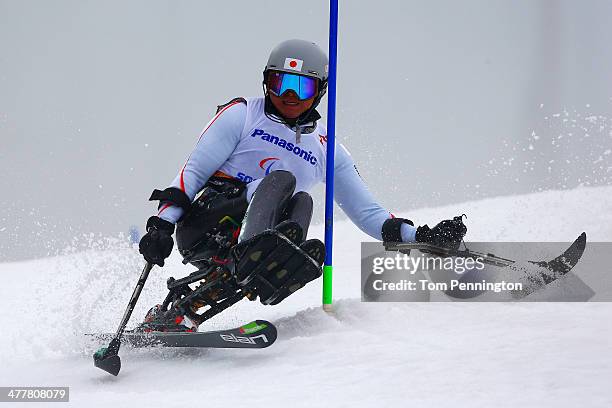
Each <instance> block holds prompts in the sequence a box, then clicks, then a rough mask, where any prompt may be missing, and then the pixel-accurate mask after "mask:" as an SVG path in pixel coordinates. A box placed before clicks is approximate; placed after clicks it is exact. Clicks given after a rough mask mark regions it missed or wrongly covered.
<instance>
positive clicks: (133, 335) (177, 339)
mask: <svg viewBox="0 0 612 408" xmlns="http://www.w3.org/2000/svg"><path fill="white" fill-rule="evenodd" d="M89 336H93V337H94V338H95V339H96V340H100V341H108V340H111V339H112V338H113V337H114V334H113V333H103V334H90V335H89ZM276 336H277V333H276V327H274V325H273V324H272V323H270V322H268V321H265V320H255V321H253V322H250V323H248V324H245V325H243V326H240V327H237V328H234V329H226V330H216V331H205V332H140V331H126V332H124V333H123V336H122V337H121V340H122V341H124V342H125V343H126V344H129V345H130V346H132V347H134V348H142V347H200V348H266V347H268V346H270V345H272V343H274V342H275V341H276Z"/></svg>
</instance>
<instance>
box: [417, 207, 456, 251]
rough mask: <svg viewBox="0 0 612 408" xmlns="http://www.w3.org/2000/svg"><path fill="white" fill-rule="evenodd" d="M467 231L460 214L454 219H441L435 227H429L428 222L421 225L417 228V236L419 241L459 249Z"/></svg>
mask: <svg viewBox="0 0 612 408" xmlns="http://www.w3.org/2000/svg"><path fill="white" fill-rule="evenodd" d="M466 232H467V227H466V226H465V224H464V223H463V215H458V216H457V217H455V218H453V219H452V220H444V221H441V222H440V223H439V224H438V225H436V226H435V227H433V228H429V227H428V226H427V224H425V225H421V226H420V227H418V228H417V231H416V237H415V238H416V241H417V242H423V243H427V244H432V245H435V246H440V247H445V248H452V249H457V248H459V245H460V244H461V240H462V239H463V237H464V236H465V233H466Z"/></svg>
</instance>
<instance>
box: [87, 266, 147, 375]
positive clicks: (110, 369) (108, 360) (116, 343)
mask: <svg viewBox="0 0 612 408" xmlns="http://www.w3.org/2000/svg"><path fill="white" fill-rule="evenodd" d="M151 268H153V264H152V263H151V262H147V264H146V265H145V267H144V269H143V270H142V273H141V274H140V278H139V279H138V283H137V284H136V287H135V288H134V292H133V293H132V298H131V299H130V302H129V303H128V305H127V308H126V309H125V313H124V314H123V319H121V323H120V324H119V328H118V329H117V333H115V337H114V338H113V339H112V340H111V342H110V343H109V344H108V347H102V348H101V349H99V350H98V351H96V352H95V353H94V355H93V358H94V366H96V367H98V368H101V369H102V370H104V371H106V372H107V373H109V374H112V375H114V376H116V375H117V374H119V370H121V359H120V358H119V354H118V353H119V347H121V336H122V335H123V331H124V330H125V326H126V325H127V323H128V321H129V320H130V316H132V311H134V307H135V306H136V302H138V298H139V297H140V292H142V288H143V287H144V284H145V282H146V281H147V278H148V277H149V272H151Z"/></svg>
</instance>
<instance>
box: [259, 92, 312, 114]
mask: <svg viewBox="0 0 612 408" xmlns="http://www.w3.org/2000/svg"><path fill="white" fill-rule="evenodd" d="M315 98H316V96H315V97H312V98H310V99H306V100H303V101H301V100H299V99H298V97H297V95H296V93H295V92H293V91H291V90H290V91H287V92H285V93H284V94H283V95H281V96H276V95H274V94H272V93H270V100H271V101H272V105H274V107H275V108H276V109H277V110H278V111H279V112H280V114H281V115H283V117H285V118H287V119H295V118H297V117H298V116H300V115H301V114H302V113H304V112H306V111H307V110H308V109H310V108H311V107H312V104H313V103H314V100H315Z"/></svg>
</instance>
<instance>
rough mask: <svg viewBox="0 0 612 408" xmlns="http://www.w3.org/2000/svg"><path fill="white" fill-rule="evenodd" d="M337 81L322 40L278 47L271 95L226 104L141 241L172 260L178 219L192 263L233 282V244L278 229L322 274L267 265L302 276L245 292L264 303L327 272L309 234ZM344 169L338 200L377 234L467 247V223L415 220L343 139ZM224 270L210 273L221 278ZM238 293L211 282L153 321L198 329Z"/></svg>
mask: <svg viewBox="0 0 612 408" xmlns="http://www.w3.org/2000/svg"><path fill="white" fill-rule="evenodd" d="M327 81H328V59H327V56H326V54H325V53H324V52H323V51H322V50H321V49H320V48H319V47H318V46H317V45H316V44H314V43H312V42H309V41H303V40H289V41H285V42H282V43H281V44H279V45H278V46H277V47H276V48H274V49H273V50H272V52H271V54H270V56H269V58H268V63H267V64H266V66H265V69H264V71H263V90H264V96H263V97H257V98H235V99H233V100H231V101H230V102H228V103H226V104H225V105H221V106H219V107H218V109H217V113H216V115H215V116H214V117H213V118H212V120H211V121H210V122H209V123H208V124H207V125H206V127H205V128H204V130H203V131H202V134H201V135H200V139H199V140H198V142H197V145H196V147H195V149H194V150H193V152H192V153H191V155H190V156H189V158H188V159H187V162H186V163H185V165H184V166H183V168H182V169H181V171H180V172H179V173H178V175H177V176H176V178H175V179H174V181H173V182H172V183H171V185H170V187H168V188H167V189H165V190H164V191H159V190H155V191H154V193H153V194H152V196H151V200H155V201H157V200H159V201H160V204H159V212H158V214H157V215H155V216H152V217H151V218H149V220H148V221H147V226H146V230H147V232H146V234H145V235H144V236H143V237H142V239H141V241H140V252H141V253H142V254H143V256H144V258H145V260H146V261H148V262H151V263H154V264H157V265H159V266H163V265H164V259H166V258H167V257H168V256H169V255H170V253H171V251H172V247H173V244H174V242H173V239H172V237H171V236H172V234H173V233H174V230H175V224H176V225H177V234H176V240H177V244H178V248H179V251H180V253H181V254H182V255H183V257H184V258H185V263H186V261H189V262H191V263H192V264H194V265H195V266H197V267H198V268H200V270H204V269H206V268H210V267H211V266H212V267H213V269H214V268H215V267H216V268H217V269H214V270H216V271H220V270H222V271H224V272H223V273H224V275H223V276H225V277H226V278H224V279H225V280H224V281H223V282H227V281H228V279H227V276H230V278H231V277H232V276H233V274H234V273H238V272H236V271H235V269H236V268H237V267H236V263H237V262H238V261H237V260H236V253H237V252H239V251H236V250H234V252H232V251H231V249H232V247H234V248H235V247H236V246H238V247H240V245H242V244H243V243H245V242H246V243H247V244H245V245H246V246H248V243H249V242H251V241H252V240H253V239H255V238H256V237H257V236H259V235H260V234H261V233H262V232H264V231H266V230H275V231H278V232H279V233H280V234H282V235H283V236H285V237H287V238H288V239H290V240H291V241H292V242H293V243H294V244H295V247H296V248H298V247H299V249H300V250H301V251H303V253H305V254H307V255H308V256H309V257H310V258H309V259H310V260H312V261H314V264H315V265H317V271H318V273H314V274H313V273H309V274H304V276H301V275H300V269H299V268H297V269H296V270H293V271H287V270H285V269H282V270H281V271H278V270H277V271H276V272H275V271H274V270H273V269H274V266H275V265H276V264H277V263H280V261H279V262H271V263H269V267H268V268H267V272H270V271H271V272H275V273H276V275H275V276H276V278H274V279H276V281H277V286H278V287H282V286H283V282H284V281H286V280H288V279H293V281H292V282H294V283H295V282H297V284H294V285H291V287H290V288H289V289H287V285H285V289H284V292H283V293H281V294H275V295H274V299H275V300H274V301H273V302H270V301H268V300H269V299H271V297H270V296H268V294H266V295H265V296H264V295H263V288H262V289H258V288H257V287H255V286H257V285H255V286H254V289H249V291H245V294H244V295H242V296H243V297H244V296H247V297H249V298H250V299H251V300H253V298H254V297H257V295H259V296H260V300H261V301H262V303H264V304H276V303H278V302H280V301H281V300H282V299H284V298H285V297H287V296H288V295H290V294H291V293H292V292H293V291H295V290H297V289H298V288H300V287H302V286H304V285H305V284H306V283H308V282H309V281H310V280H313V279H315V278H317V277H318V276H320V274H321V273H320V270H321V265H322V263H323V261H324V254H325V248H324V245H323V243H322V242H321V241H319V240H316V239H310V240H305V238H306V234H307V232H308V227H309V224H310V221H311V217H312V209H313V201H312V198H311V196H310V195H309V193H308V191H310V190H311V189H312V187H313V186H314V185H315V184H317V183H319V182H325V162H326V148H327V139H326V135H327V131H326V129H325V127H324V126H323V124H321V116H320V115H319V113H318V112H317V110H316V107H317V105H318V104H319V102H320V101H321V98H323V96H324V95H325V92H326V90H327ZM334 171H335V194H334V198H335V201H336V202H337V203H338V205H339V206H340V208H342V210H343V211H344V212H345V213H346V214H347V215H348V217H349V218H350V219H351V220H352V222H353V223H355V224H356V225H357V226H358V227H359V228H360V229H361V230H362V231H364V232H366V233H367V234H369V235H370V236H371V237H373V238H375V239H377V240H384V241H387V242H414V241H416V242H426V243H432V244H435V245H441V246H452V247H458V246H459V243H460V241H461V240H462V238H463V236H464V235H465V232H466V228H465V226H464V225H463V223H461V222H457V220H456V219H455V220H445V221H442V222H440V223H439V224H438V225H436V226H435V227H434V228H429V227H428V226H427V225H422V226H420V227H418V228H417V227H415V226H414V224H413V223H412V222H411V221H409V220H407V219H402V218H395V217H394V216H393V215H392V214H391V213H390V212H389V211H387V210H385V209H384V208H382V207H381V206H380V205H379V204H378V203H377V202H376V200H375V199H374V197H373V196H372V195H371V193H370V192H369V191H368V190H367V188H366V186H365V184H364V181H363V180H362V179H361V177H360V175H359V173H358V172H357V169H356V167H355V165H354V163H353V161H352V159H351V157H350V155H349V153H348V151H347V150H346V149H345V148H344V146H342V145H338V148H337V149H336V157H335V170H334ZM249 240H251V241H249ZM245 251H246V250H245ZM243 252H244V251H243ZM302 259H306V258H302ZM219 268H222V269H219ZM213 269H211V270H213ZM251 269H253V268H251ZM311 270H312V268H311ZM226 272H227V273H226ZM267 272H266V273H267ZM280 272H282V273H280ZM287 272H288V273H287ZM283 274H285V275H286V276H283ZM207 276H208V275H207ZM215 276H216V275H211V277H210V278H207V279H208V280H209V281H212V282H213V283H214V282H215V279H218V278H216V277H215ZM296 276H297V278H296ZM232 279H233V278H232ZM230 280H231V279H230ZM238 281H239V279H238ZM242 281H243V282H246V281H247V279H243V280H242ZM206 284H207V283H206V280H205V281H204V283H203V285H206ZM210 285H212V286H211V287H213V286H214V285H213V284H210ZM239 286H240V284H238V285H236V286H234V287H239ZM220 287H221V286H219V288H220ZM234 287H232V288H234ZM260 287H261V285H260ZM225 291H226V292H227V289H225ZM234 291H235V289H232V290H230V292H232V293H233V292H234ZM187 292H188V293H192V292H189V290H188V291H187ZM220 293H221V294H220ZM232 293H230V295H227V294H223V290H221V289H215V290H212V289H210V290H208V291H207V292H206V296H205V300H201V299H200V300H198V299H197V297H195V296H194V299H193V300H192V301H190V303H189V304H188V307H185V304H184V303H183V306H182V307H180V308H173V307H172V304H170V305H169V306H168V305H164V307H162V305H157V306H155V307H153V308H152V309H151V311H150V312H149V313H148V314H147V316H146V318H145V323H144V325H145V328H146V329H148V330H160V331H196V330H197V326H198V324H199V323H201V322H202V321H203V318H200V317H198V315H195V314H194V313H195V312H196V311H197V310H198V309H199V308H201V307H203V306H205V305H208V306H210V305H211V304H212V303H211V302H217V301H218V300H220V299H224V298H230V297H231V295H232ZM264 298H265V299H264ZM264 300H265V301H264ZM228 302H229V300H228ZM232 302H234V303H235V300H234V301H232ZM166 303H168V302H166ZM225 307H227V306H223V307H221V308H218V309H219V310H222V309H223V308H225ZM216 310H217V309H215V311H214V312H215V313H217V312H218V311H216Z"/></svg>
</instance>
